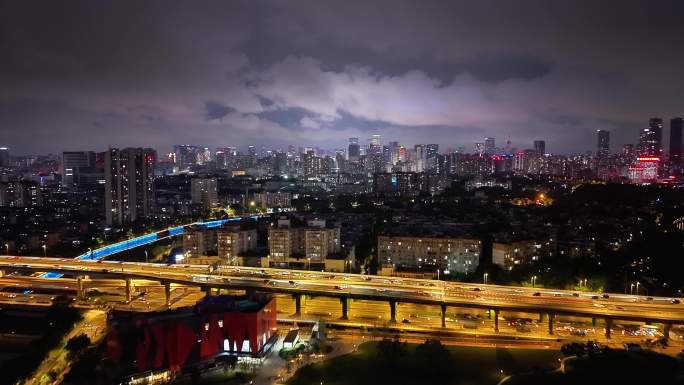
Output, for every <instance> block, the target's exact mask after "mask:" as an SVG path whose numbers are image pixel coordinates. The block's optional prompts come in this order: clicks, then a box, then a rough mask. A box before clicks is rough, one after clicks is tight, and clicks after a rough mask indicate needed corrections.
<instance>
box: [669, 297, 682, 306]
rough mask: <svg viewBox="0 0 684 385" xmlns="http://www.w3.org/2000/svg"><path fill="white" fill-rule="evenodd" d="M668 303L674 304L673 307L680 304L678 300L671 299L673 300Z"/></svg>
mask: <svg viewBox="0 0 684 385" xmlns="http://www.w3.org/2000/svg"><path fill="white" fill-rule="evenodd" d="M670 303H672V304H675V305H679V303H680V302H679V300H678V299H676V298H673V299H671V300H670Z"/></svg>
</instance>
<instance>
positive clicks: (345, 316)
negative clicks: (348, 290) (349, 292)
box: [340, 297, 349, 320]
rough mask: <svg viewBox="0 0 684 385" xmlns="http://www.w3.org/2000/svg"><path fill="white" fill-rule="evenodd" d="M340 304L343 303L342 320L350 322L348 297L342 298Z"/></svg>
mask: <svg viewBox="0 0 684 385" xmlns="http://www.w3.org/2000/svg"><path fill="white" fill-rule="evenodd" d="M340 303H342V319H343V320H348V319H349V315H348V311H349V298H347V297H342V298H340Z"/></svg>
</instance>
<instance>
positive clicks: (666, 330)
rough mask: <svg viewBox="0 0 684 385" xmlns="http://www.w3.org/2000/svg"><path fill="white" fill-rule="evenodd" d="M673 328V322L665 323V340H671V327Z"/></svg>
mask: <svg viewBox="0 0 684 385" xmlns="http://www.w3.org/2000/svg"><path fill="white" fill-rule="evenodd" d="M671 328H672V324H670V323H667V324H664V325H663V338H664V339H665V341H669V340H670V329H671Z"/></svg>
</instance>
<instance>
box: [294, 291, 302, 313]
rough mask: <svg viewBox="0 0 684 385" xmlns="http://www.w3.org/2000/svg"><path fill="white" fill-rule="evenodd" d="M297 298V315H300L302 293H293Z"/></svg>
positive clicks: (295, 298)
mask: <svg viewBox="0 0 684 385" xmlns="http://www.w3.org/2000/svg"><path fill="white" fill-rule="evenodd" d="M292 296H293V297H294V300H295V315H296V316H300V315H302V295H301V294H293V295H292Z"/></svg>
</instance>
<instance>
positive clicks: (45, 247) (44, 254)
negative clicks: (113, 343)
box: [42, 244, 47, 257]
mask: <svg viewBox="0 0 684 385" xmlns="http://www.w3.org/2000/svg"><path fill="white" fill-rule="evenodd" d="M42 247H43V257H47V246H45V244H43V246H42Z"/></svg>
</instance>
